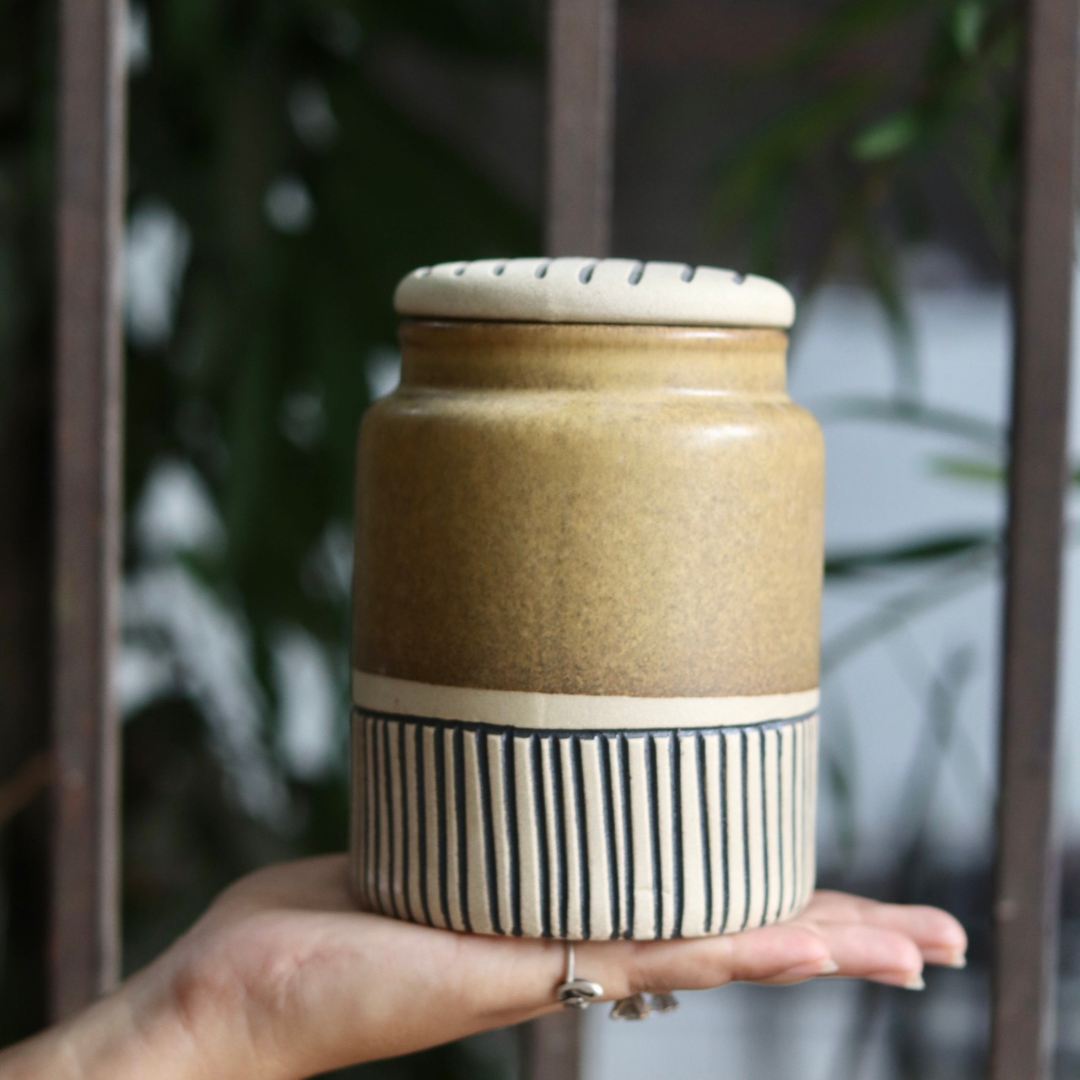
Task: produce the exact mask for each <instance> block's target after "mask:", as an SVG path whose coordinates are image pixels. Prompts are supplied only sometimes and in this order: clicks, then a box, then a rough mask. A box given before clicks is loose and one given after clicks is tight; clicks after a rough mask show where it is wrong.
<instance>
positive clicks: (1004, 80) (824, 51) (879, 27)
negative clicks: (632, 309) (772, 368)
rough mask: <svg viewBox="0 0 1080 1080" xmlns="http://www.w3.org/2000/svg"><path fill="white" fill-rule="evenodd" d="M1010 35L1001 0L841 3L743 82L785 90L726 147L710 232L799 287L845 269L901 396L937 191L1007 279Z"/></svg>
mask: <svg viewBox="0 0 1080 1080" xmlns="http://www.w3.org/2000/svg"><path fill="white" fill-rule="evenodd" d="M912 36H914V37H915V38H916V39H917V41H918V43H919V44H918V46H917V47H916V48H914V49H913V48H912V47H911V46H910V45H909V44H908V39H909V38H910V37H912ZM1019 38H1020V9H1019V7H1018V6H1017V5H1016V4H1014V3H1011V2H1010V0H841V2H840V3H838V4H836V5H834V6H833V7H831V8H830V9H829V11H828V12H827V13H826V14H825V15H824V16H823V17H822V18H821V19H820V20H818V21H817V22H816V23H815V25H814V26H813V27H812V28H811V29H810V31H809V32H807V33H806V34H805V35H803V36H802V38H801V39H800V40H799V41H798V42H797V43H796V44H795V45H794V46H793V47H790V48H788V49H786V50H783V51H781V53H780V54H779V55H776V56H773V57H771V58H770V59H769V60H768V61H767V62H766V63H765V64H764V65H761V66H759V67H757V68H755V69H754V70H751V71H748V72H746V73H745V79H746V82H745V87H746V92H747V94H759V93H760V90H761V87H762V85H763V84H764V83H766V82H770V83H773V84H776V85H780V86H784V87H786V93H785V94H784V99H783V101H782V102H781V103H780V104H779V105H778V106H777V107H776V108H775V110H774V111H773V112H772V113H771V114H770V115H768V116H766V117H764V118H756V119H755V122H754V124H753V127H752V128H751V129H749V130H748V131H747V132H746V133H745V135H744V136H743V137H742V138H740V139H736V140H733V141H732V142H730V143H728V144H727V145H725V146H724V147H723V150H722V152H721V154H720V159H719V163H718V172H717V187H716V193H715V202H714V214H713V217H714V222H715V225H716V226H717V227H718V228H719V229H721V230H723V231H734V232H735V233H738V234H740V235H742V236H743V237H744V238H745V241H746V243H747V247H748V255H749V263H750V268H751V269H753V270H755V271H756V272H758V273H763V274H768V275H770V276H773V277H779V278H781V280H785V281H792V280H794V281H797V282H799V283H800V284H801V288H802V290H803V291H804V293H812V292H813V290H814V289H815V288H816V287H817V286H818V285H820V284H821V283H822V282H823V281H825V280H826V279H829V278H833V277H835V276H837V275H838V274H842V273H844V272H845V271H847V272H850V271H851V270H852V269H854V272H855V273H856V275H857V276H858V277H859V278H860V279H861V280H863V281H865V282H867V283H868V284H869V285H870V287H871V288H872V289H873V290H874V293H875V294H876V296H877V297H878V299H879V301H880V303H881V305H882V307H883V309H884V311H885V314H886V316H887V317H888V320H889V324H890V327H891V329H892V332H893V336H894V340H895V343H896V346H897V350H896V351H897V360H898V376H899V378H898V389H899V391H900V392H901V394H902V395H904V396H907V397H914V396H917V383H918V377H917V365H916V350H915V346H914V342H913V339H912V332H911V320H910V313H909V311H908V307H907V300H906V296H905V289H904V284H903V280H902V255H903V253H904V251H905V249H906V248H907V247H909V246H910V245H911V244H913V243H918V242H920V241H922V240H925V239H927V238H929V237H936V236H939V235H940V234H941V232H942V226H943V224H946V223H943V222H942V221H941V220H940V214H938V215H937V219H936V218H935V212H934V206H933V204H934V201H935V200H934V198H932V192H935V193H936V198H937V200H938V201H939V202H940V198H941V191H942V189H943V188H950V187H951V188H952V189H954V191H953V192H952V195H953V197H954V198H955V200H956V202H957V204H958V205H961V206H963V207H965V208H966V209H967V211H969V215H970V221H971V225H972V227H973V228H977V229H978V230H981V233H982V246H983V248H984V249H985V252H984V258H985V259H986V261H988V262H989V263H991V264H992V269H993V270H994V271H995V273H996V276H999V277H1000V276H1003V275H1004V274H1006V273H1007V270H1008V263H1009V258H1010V253H1011V250H1010V249H1011V240H1010V238H1011V227H1012V198H1013V189H1014V186H1015V178H1016V167H1017V154H1018V125H1019V118H1018V113H1017V107H1018V105H1017V103H1018V97H1017V94H1016V75H1017V61H1018V51H1019V44H1020V43H1019ZM808 220H813V221H815V222H816V223H817V224H816V228H815V229H814V230H813V232H812V236H813V240H812V242H811V243H809V244H808V243H807V235H808V230H807V229H806V228H804V227H800V226H801V225H803V224H804V223H805V222H806V221H808Z"/></svg>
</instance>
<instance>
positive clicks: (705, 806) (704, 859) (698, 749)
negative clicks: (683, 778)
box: [694, 735, 724, 934]
mask: <svg viewBox="0 0 1080 1080" xmlns="http://www.w3.org/2000/svg"><path fill="white" fill-rule="evenodd" d="M723 738H724V737H723V736H722V735H721V736H720V739H721V742H722V741H723ZM694 764H695V765H696V766H697V789H698V820H699V824H700V827H701V867H702V870H701V874H702V881H703V884H704V886H705V890H704V891H705V924H704V927H703V929H704V931H705V933H706V934H707V933H709V931H710V930H711V929H712V916H713V910H712V905H713V895H712V836H711V834H710V826H711V822H710V820H709V798H708V794H709V787H708V783H707V781H706V779H705V738H704V736H702V735H695V736H694ZM723 790H724V789H723V785H721V787H720V791H721V793H722V792H723Z"/></svg>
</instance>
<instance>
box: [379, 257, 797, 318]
mask: <svg viewBox="0 0 1080 1080" xmlns="http://www.w3.org/2000/svg"><path fill="white" fill-rule="evenodd" d="M394 308H395V310H397V312H398V313H399V314H401V315H417V316H427V317H432V316H434V317H443V318H451V319H499V320H508V321H514V322H570V323H637V324H643V323H655V324H661V325H674V326H775V327H782V328H786V327H789V326H790V325H791V324H792V323H793V322H794V321H795V301H794V300H793V299H792V296H791V293H789V292H788V291H787V289H785V288H784V286H783V285H779V284H777V283H776V282H775V281H771V280H770V279H769V278H763V277H757V276H755V275H754V274H747V275H746V276H745V277H744V276H743V275H742V274H737V273H735V272H734V271H733V270H720V269H717V268H716V267H715V266H698V267H696V268H695V267H690V266H687V265H686V264H685V263H670V262H635V261H634V260H633V259H582V258H569V257H567V258H561V259H478V260H476V261H475V262H452V263H439V264H438V265H437V266H422V267H421V268H420V269H419V270H414V271H413V272H412V273H411V274H407V275H406V276H405V277H404V278H402V279H401V281H400V282H399V284H398V287H397V289H396V291H395V292H394Z"/></svg>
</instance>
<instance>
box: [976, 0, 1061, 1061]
mask: <svg viewBox="0 0 1080 1080" xmlns="http://www.w3.org/2000/svg"><path fill="white" fill-rule="evenodd" d="M1076 79H1077V5H1076V0H1030V3H1029V5H1028V9H1027V45H1026V66H1025V72H1024V86H1023V95H1024V97H1023V142H1022V157H1021V177H1020V180H1021V186H1020V206H1019V230H1020V231H1019V241H1020V242H1019V249H1018V256H1019V257H1018V263H1017V273H1016V287H1015V295H1016V300H1015V324H1016V326H1015V350H1016V352H1015V361H1014V371H1013V405H1012V458H1011V464H1010V476H1009V523H1008V532H1007V556H1006V582H1005V624H1004V633H1005V640H1004V662H1003V671H1002V714H1001V766H1000V769H1001V780H1000V794H999V798H998V814H997V864H996V868H995V881H994V909H993V927H994V930H993V933H994V956H993V1015H992V1032H991V1047H990V1076H991V1080H1017V1078H1018V1077H1024V1078H1025V1080H1047V1078H1049V1077H1050V1075H1051V1072H1052V1065H1053V1049H1054V1007H1055V984H1056V968H1057V922H1058V907H1059V893H1060V886H1059V881H1060V858H1059V851H1058V847H1057V844H1056V842H1055V837H1054V825H1053V809H1054V807H1053V801H1054V800H1053V784H1054V778H1055V776H1054V742H1055V732H1054V728H1055V708H1056V700H1055V698H1056V689H1057V665H1058V635H1059V606H1060V600H1059V597H1060V592H1061V573H1062V568H1061V557H1062V526H1063V517H1064V495H1065V482H1066V476H1067V471H1066V421H1067V410H1068V378H1069V359H1070V333H1071V315H1072V312H1071V307H1072V280H1073V243H1074V240H1073V234H1074V228H1075V207H1074V160H1075V149H1076V122H1077V107H1076V106H1077V100H1076V99H1077V86H1076Z"/></svg>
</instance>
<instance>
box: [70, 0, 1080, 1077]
mask: <svg viewBox="0 0 1080 1080" xmlns="http://www.w3.org/2000/svg"><path fill="white" fill-rule="evenodd" d="M615 2H616V0H551V8H550V25H549V83H548V85H549V112H548V117H549V119H548V155H547V176H548V184H547V209H546V230H545V243H546V248H547V250H548V252H549V253H550V254H553V255H556V254H585V255H596V256H602V255H605V254H607V253H608V249H609V246H610V220H611V191H612V163H613V129H614V125H613V119H614V99H615V46H614V37H615V33H614V27H615V11H616V7H615ZM125 15H126V11H125V4H124V0H60V94H59V108H58V115H59V126H58V171H57V296H58V300H57V324H56V360H55V370H56V390H55V410H56V411H55V439H54V446H55V454H56V460H55V478H56V480H55V498H54V527H55V538H56V539H55V553H54V590H55V598H54V624H53V625H54V664H53V726H52V735H53V752H54V755H55V758H56V765H57V768H56V771H55V779H54V785H55V788H54V813H55V833H54V847H53V859H52V862H53V886H52V893H53V912H52V918H53V932H52V943H51V948H52V957H51V986H52V1002H53V1010H54V1013H55V1014H56V1015H57V1016H58V1017H59V1016H63V1015H66V1014H68V1013H70V1012H72V1011H73V1010H75V1009H77V1008H79V1007H80V1006H82V1005H84V1004H85V1003H86V1002H88V1001H90V1000H91V999H92V998H94V997H95V996H97V995H98V994H99V993H101V992H102V991H104V990H107V989H108V988H109V987H110V986H112V985H113V984H114V982H115V980H116V978H117V976H118V972H119V951H120V945H119V887H118V881H119V850H120V828H119V778H118V773H119V764H118V761H119V755H118V725H117V717H116V709H115V705H114V702H113V700H112V695H111V688H110V684H109V672H110V671H111V668H112V664H111V659H112V655H113V652H114V650H115V647H116V641H117V636H118V618H117V608H118V595H119V567H120V544H121V534H122V500H121V453H122V422H123V421H122V400H123V389H122V381H123V380H122V345H121V323H120V285H119V282H120V274H119V268H120V257H121V246H122V223H123V171H124V152H123V150H124V116H125V85H124V71H123V60H124V58H123V55H122V43H123V39H124V35H123V29H124V19H125ZM1027 27H1028V35H1027V61H1026V66H1025V77H1024V85H1023V132H1024V134H1023V152H1022V178H1021V179H1022V186H1021V195H1020V205H1019V221H1018V232H1019V257H1018V264H1017V275H1016V292H1015V296H1016V338H1015V358H1014V371H1013V381H1014V397H1013V424H1012V435H1011V465H1010V482H1009V523H1008V531H1007V561H1006V584H1005V615H1004V627H1003V629H1004V654H1003V663H1002V716H1001V785H1000V794H999V800H998V819H997V822H998V824H997V863H996V873H995V891H994V911H993V917H994V961H993V1005H992V1013H993V1026H992V1039H991V1067H990V1075H991V1077H992V1078H993V1080H1014V1078H1015V1077H1017V1076H1029V1077H1036V1078H1037V1077H1046V1076H1048V1075H1049V1071H1050V1063H1051V1060H1052V1044H1053V1022H1052V1021H1053V1014H1054V1000H1053V995H1054V969H1055V959H1056V957H1055V946H1056V922H1057V909H1058V892H1059V858H1058V853H1057V847H1056V843H1055V840H1054V832H1053V782H1054V772H1053V770H1054V728H1055V722H1054V718H1055V710H1056V700H1055V691H1056V684H1057V664H1058V644H1059V622H1060V586H1061V559H1062V540H1063V520H1064V490H1065V482H1066V475H1067V474H1066V457H1065V454H1066V439H1065V435H1066V420H1067V415H1066V414H1067V401H1068V394H1067V390H1068V368H1069V356H1070V333H1071V301H1072V275H1073V230H1074V205H1073V199H1074V158H1075V144H1076V138H1075V135H1076V121H1077V107H1076V76H1077V56H1076V53H1077V2H1076V0H1030V3H1029V6H1028V8H1027ZM528 1046H529V1047H530V1049H529V1051H528V1053H527V1060H526V1073H527V1074H528V1075H532V1076H540V1075H544V1076H566V1077H571V1076H576V1075H577V1072H578V1057H579V1052H580V1030H579V1028H578V1025H577V1016H576V1014H571V1015H569V1016H562V1015H560V1016H557V1017H552V1018H549V1019H547V1020H545V1021H543V1022H540V1023H538V1024H536V1025H534V1026H533V1028H532V1030H531V1035H530V1037H529V1039H528Z"/></svg>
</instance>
